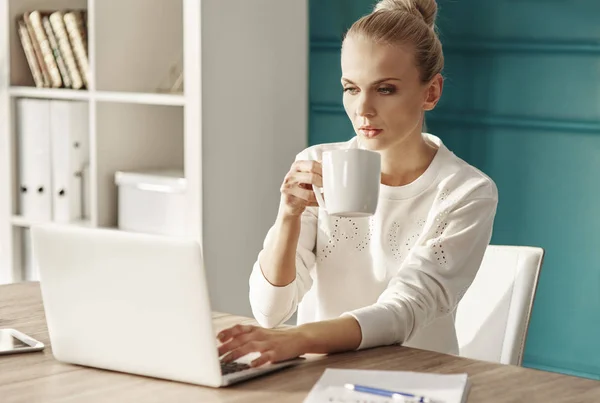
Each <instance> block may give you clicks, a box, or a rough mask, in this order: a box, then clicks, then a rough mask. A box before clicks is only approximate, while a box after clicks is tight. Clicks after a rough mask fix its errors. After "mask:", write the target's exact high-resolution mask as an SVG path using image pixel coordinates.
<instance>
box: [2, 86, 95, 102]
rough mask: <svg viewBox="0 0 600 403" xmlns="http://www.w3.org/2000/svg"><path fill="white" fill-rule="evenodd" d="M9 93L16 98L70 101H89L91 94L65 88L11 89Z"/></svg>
mask: <svg viewBox="0 0 600 403" xmlns="http://www.w3.org/2000/svg"><path fill="white" fill-rule="evenodd" d="M8 93H9V94H10V96H11V97H14V98H42V99H68V100H78V101H87V100H89V98H90V93H89V92H88V91H86V90H69V89H65V88H37V87H24V86H23V87H10V88H9V90H8Z"/></svg>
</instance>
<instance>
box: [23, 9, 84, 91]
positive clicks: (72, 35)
mask: <svg viewBox="0 0 600 403" xmlns="http://www.w3.org/2000/svg"><path fill="white" fill-rule="evenodd" d="M86 20H87V12H86V11H85V10H71V9H69V10H51V11H48V10H32V11H28V12H25V13H23V14H22V15H21V16H19V17H18V19H17V29H18V34H19V39H20V42H21V46H22V48H23V52H24V53H25V58H26V60H27V64H28V66H29V69H30V71H31V75H32V77H33V82H34V84H35V86H36V87H38V88H72V89H76V90H78V89H82V88H87V87H88V85H89V75H90V68H89V61H88V45H87V24H86Z"/></svg>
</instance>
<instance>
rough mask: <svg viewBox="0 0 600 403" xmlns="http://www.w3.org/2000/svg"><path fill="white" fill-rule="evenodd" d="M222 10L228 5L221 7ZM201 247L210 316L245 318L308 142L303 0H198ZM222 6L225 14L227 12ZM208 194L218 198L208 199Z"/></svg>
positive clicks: (306, 36)
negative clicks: (288, 182)
mask: <svg viewBox="0 0 600 403" xmlns="http://www.w3.org/2000/svg"><path fill="white" fill-rule="evenodd" d="M224 3H225V4H227V5H229V7H224V6H223V5H224ZM201 7H202V9H201V16H202V27H201V32H202V35H214V33H215V32H218V33H219V34H218V35H219V40H218V41H215V40H214V37H213V38H212V40H208V38H207V37H206V36H205V37H203V38H202V54H201V58H202V62H201V63H202V64H201V66H202V102H201V105H202V115H201V116H202V145H201V147H202V159H203V161H202V171H203V174H202V178H203V179H202V180H203V192H204V196H203V224H204V225H203V232H204V236H203V246H204V254H205V262H206V267H207V271H208V273H209V284H210V287H211V288H210V289H211V299H212V303H213V309H215V310H220V311H226V312H231V313H236V314H244V315H251V311H250V305H249V302H248V277H249V275H250V271H251V269H252V264H253V263H254V261H255V260H256V257H257V254H258V252H259V250H260V248H261V247H262V242H263V239H264V236H265V235H266V232H267V230H268V228H269V227H270V226H271V224H272V223H273V221H274V219H275V217H276V213H277V207H278V204H279V188H280V185H281V182H282V180H283V177H284V175H285V173H286V172H287V171H288V169H289V167H290V165H291V164H292V162H293V160H294V157H295V155H296V153H298V152H299V151H301V150H302V149H303V148H305V147H306V145H307V125H308V111H307V108H308V5H307V0H203V1H202V2H201ZM224 9H228V11H227V12H224V11H223V10H224ZM215 194H217V195H218V197H215Z"/></svg>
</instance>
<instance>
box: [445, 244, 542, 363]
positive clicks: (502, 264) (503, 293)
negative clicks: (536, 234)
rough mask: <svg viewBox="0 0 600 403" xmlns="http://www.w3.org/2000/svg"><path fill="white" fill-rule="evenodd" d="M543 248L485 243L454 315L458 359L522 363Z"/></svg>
mask: <svg viewBox="0 0 600 403" xmlns="http://www.w3.org/2000/svg"><path fill="white" fill-rule="evenodd" d="M543 259H544V249H542V248H538V247H530V246H499V245H489V246H488V248H487V249H486V252H485V255H484V257H483V261H482V264H481V267H480V269H479V272H478V273H477V275H476V276H475V280H474V281H473V284H471V287H469V289H468V290H467V292H466V293H465V295H464V296H463V298H462V300H461V301H460V303H459V304H458V307H457V309H456V316H455V326H456V333H457V337H458V344H459V351H460V355H461V356H464V357H469V358H474V359H479V360H484V361H493V362H499V363H502V364H512V365H521V363H522V361H523V349H524V346H525V338H526V335H527V329H528V326H529V318H530V316H531V309H532V307H533V300H534V297H535V293H536V289H537V282H538V276H539V272H540V269H541V267H542V263H543Z"/></svg>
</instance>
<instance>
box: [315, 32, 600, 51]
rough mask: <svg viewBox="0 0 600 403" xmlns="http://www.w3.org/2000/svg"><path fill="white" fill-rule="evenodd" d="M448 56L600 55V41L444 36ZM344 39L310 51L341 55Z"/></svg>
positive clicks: (317, 44) (320, 42)
mask: <svg viewBox="0 0 600 403" xmlns="http://www.w3.org/2000/svg"><path fill="white" fill-rule="evenodd" d="M441 40H442V44H443V46H444V53H456V54H464V55H477V54H487V53H496V54H498V53H504V54H513V53H515V54H518V53H530V54H551V55H552V54H554V55H567V54H568V55H580V56H586V55H587V56H600V40H595V39H588V40H585V39H580V40H573V41H561V40H533V39H529V38H519V37H515V38H505V39H499V38H485V37H470V38H464V37H452V36H448V37H443V36H442V38H441ZM340 48H341V40H337V39H331V38H312V39H311V40H310V50H311V51H314V52H338V51H339V50H340Z"/></svg>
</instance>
